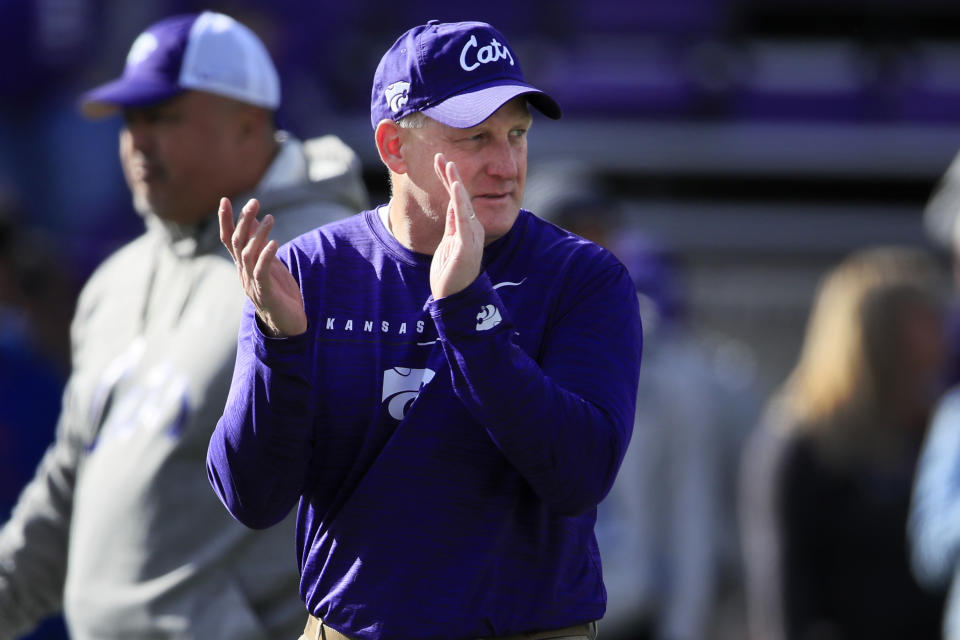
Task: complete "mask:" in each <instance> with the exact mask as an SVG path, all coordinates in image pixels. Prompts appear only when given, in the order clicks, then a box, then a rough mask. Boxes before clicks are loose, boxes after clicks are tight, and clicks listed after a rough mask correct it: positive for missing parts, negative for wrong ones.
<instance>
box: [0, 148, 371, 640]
mask: <svg viewBox="0 0 960 640" xmlns="http://www.w3.org/2000/svg"><path fill="white" fill-rule="evenodd" d="M280 137H281V148H280V151H279V153H278V155H277V157H276V159H275V160H274V162H273V163H272V165H271V166H270V168H269V170H268V171H267V173H266V175H265V176H264V177H263V179H262V180H261V182H260V184H259V185H258V187H257V189H256V190H255V192H254V193H253V194H250V195H255V196H256V197H258V198H259V199H260V201H261V211H262V212H266V213H272V214H273V215H274V216H275V218H276V223H275V228H274V230H273V231H272V232H271V237H273V238H274V239H276V240H278V241H279V242H281V243H283V242H286V241H287V240H290V239H291V238H293V237H295V236H297V235H299V234H301V233H304V232H306V231H308V230H310V229H313V228H315V227H317V226H320V225H322V224H324V223H327V222H330V221H332V220H335V219H338V218H342V217H344V216H346V215H349V214H353V213H356V212H357V211H360V210H362V209H365V208H366V207H367V195H366V191H365V189H364V187H363V183H362V182H361V180H360V171H359V169H360V167H359V161H358V159H357V158H356V156H355V155H354V154H353V152H352V151H351V150H350V149H349V148H348V147H346V146H345V145H344V144H343V143H342V142H340V141H339V140H338V139H337V138H334V137H332V136H325V137H323V138H318V139H315V140H310V141H307V142H304V143H301V142H300V141H298V140H295V139H293V138H290V137H289V136H285V135H281V136H280ZM246 200H247V197H246V196H243V197H241V198H238V199H237V200H235V201H234V205H235V207H236V208H237V209H239V207H240V206H242V204H243V203H245V202H246ZM211 213H212V212H211ZM146 222H147V229H146V232H145V233H144V234H143V235H141V236H140V237H138V238H136V239H135V240H133V241H131V242H130V243H129V244H127V245H126V246H124V247H123V248H121V249H120V250H119V251H117V252H116V253H115V254H114V255H113V256H111V257H110V258H109V259H107V260H106V261H105V262H104V263H103V264H102V265H101V266H100V267H99V268H98V269H97V270H96V272H95V273H94V274H93V276H92V277H91V278H90V280H89V281H88V282H87V284H86V285H85V287H84V289H83V291H82V293H81V295H80V298H79V301H78V304H77V310H76V315H75V317H74V321H73V325H72V328H71V340H72V357H73V371H72V373H71V376H70V378H69V381H68V383H67V387H66V390H65V392H64V399H63V403H64V404H63V409H62V413H61V416H60V421H59V424H58V427H57V435H56V439H55V441H54V443H53V444H52V445H51V446H50V448H49V449H48V450H47V452H46V454H45V456H44V458H43V461H42V462H41V464H40V466H39V468H38V470H37V473H36V476H35V477H34V479H33V480H32V481H31V482H30V483H29V484H28V485H27V487H26V488H25V489H24V491H23V493H22V494H21V496H20V499H19V501H18V504H17V506H16V508H15V509H14V512H13V515H12V517H11V519H10V521H9V522H7V523H6V524H5V525H4V526H3V528H2V529H0V639H2V640H6V639H8V638H15V637H18V635H19V634H22V633H25V632H27V631H29V630H30V629H32V628H33V627H34V626H35V625H36V624H37V623H38V622H39V621H40V620H41V619H42V618H44V617H46V616H49V615H51V614H54V613H56V612H57V611H60V610H61V609H62V610H63V611H64V612H65V617H66V620H67V624H68V627H69V629H70V633H71V636H72V637H73V638H75V639H76V640H90V639H94V638H96V639H98V640H102V639H119V638H124V639H134V638H136V639H137V640H148V639H153V638H176V639H178V640H179V639H184V640H188V639H198V640H199V639H203V640H211V639H215V638H229V639H230V640H254V639H266V638H284V637H287V638H295V637H296V634H297V633H299V631H300V630H301V629H302V627H303V624H304V621H305V609H304V606H303V604H302V603H301V602H300V600H299V597H298V575H297V561H296V557H295V546H294V541H295V533H294V524H295V522H294V514H291V515H290V516H289V517H288V518H287V519H286V520H285V521H284V522H283V523H282V524H279V525H277V526H275V527H272V528H270V529H268V530H265V531H252V530H249V529H247V528H245V527H244V526H242V525H240V524H239V523H237V522H235V521H234V520H233V519H232V518H231V517H230V515H229V514H228V513H227V511H226V509H224V508H223V506H222V505H221V504H220V502H219V501H218V500H217V497H216V495H214V493H213V491H212V490H211V489H210V486H209V484H208V483H207V478H206V471H205V467H204V461H205V458H206V451H207V443H208V440H209V438H210V434H211V433H212V431H213V428H214V426H215V425H216V423H217V420H218V419H219V417H220V414H221V413H222V411H223V407H224V404H225V401H226V397H227V392H228V389H229V387H230V379H231V375H232V371H233V364H234V358H235V352H236V340H237V331H238V327H239V322H240V307H241V304H242V302H243V299H244V296H243V291H242V290H241V287H240V283H239V280H238V278H237V272H236V268H235V267H234V265H233V262H232V261H231V259H230V257H229V255H228V254H227V252H226V250H225V249H224V247H223V246H222V245H221V244H220V241H219V229H218V226H217V222H216V217H215V216H214V215H211V216H210V218H208V220H207V221H206V222H205V224H203V225H201V226H198V227H195V228H184V227H180V226H174V225H170V224H169V223H165V222H161V221H160V220H158V219H155V218H148V219H147V221H146Z"/></svg>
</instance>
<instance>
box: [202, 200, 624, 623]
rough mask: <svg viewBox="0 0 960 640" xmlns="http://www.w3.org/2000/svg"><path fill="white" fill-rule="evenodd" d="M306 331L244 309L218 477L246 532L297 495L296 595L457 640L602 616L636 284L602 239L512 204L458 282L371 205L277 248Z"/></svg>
mask: <svg viewBox="0 0 960 640" xmlns="http://www.w3.org/2000/svg"><path fill="white" fill-rule="evenodd" d="M280 255H281V258H282V259H283V261H284V262H285V263H286V264H287V265H288V266H289V267H290V269H291V272H292V273H293V275H294V277H295V278H296V280H297V281H298V282H299V283H300V288H301V291H302V292H303V296H304V303H305V308H306V313H307V318H308V324H309V328H308V330H307V332H306V333H305V334H302V335H300V336H296V337H293V338H286V339H271V338H267V337H265V336H264V335H263V333H261V331H260V329H259V327H258V326H257V323H256V320H255V316H254V312H253V308H252V305H250V304H249V303H248V304H247V306H246V309H245V312H244V317H243V321H242V324H241V329H240V336H239V348H238V354H237V362H236V368H235V371H234V377H233V384H232V387H231V390H230V396H229V398H228V400H227V405H226V407H225V409H224V414H223V417H222V418H221V420H220V422H219V424H218V425H217V428H216V431H215V432H214V434H213V437H212V439H211V441H210V448H209V451H208V455H207V469H208V474H209V477H210V481H211V484H212V485H213V487H214V489H215V490H216V492H217V494H218V495H219V496H220V499H221V500H222V501H223V503H224V504H225V505H226V507H227V508H228V509H229V511H230V512H231V513H232V514H233V515H234V517H236V518H237V519H238V520H240V521H241V522H243V523H245V524H246V525H248V526H251V527H268V526H270V525H272V524H274V523H276V522H279V521H280V520H281V519H282V518H283V517H284V516H285V515H286V514H287V513H288V512H289V511H290V509H292V508H293V507H294V505H296V504H297V503H298V501H299V512H298V516H299V518H298V528H297V553H298V559H299V563H300V568H301V581H300V593H301V597H302V598H303V599H304V601H305V602H306V606H307V609H308V610H309V611H310V612H311V613H313V614H314V615H316V616H318V617H320V618H322V619H323V620H324V621H325V622H326V623H327V624H329V625H330V626H331V627H333V628H335V629H338V630H340V631H341V632H343V633H345V634H347V635H350V636H352V637H356V638H363V639H371V640H372V639H383V640H393V639H397V640H401V639H404V638H411V639H412V638H416V639H418V640H430V639H437V640H451V639H454V638H476V637H481V636H492V635H499V634H510V633H517V632H520V631H527V630H533V629H550V628H557V627H563V626H566V625H570V624H576V623H580V622H585V621H588V620H595V619H598V618H600V617H602V616H603V612H604V607H605V600H606V596H605V592H604V587H603V580H602V576H601V568H600V558H599V554H598V551H597V545H596V541H595V538H594V534H593V526H594V521H595V519H596V506H597V504H598V503H599V502H600V500H601V499H602V498H603V497H604V495H605V494H606V493H607V491H608V490H609V489H610V486H611V485H612V483H613V480H614V476H615V475H616V472H617V469H618V467H619V465H620V462H621V460H622V458H623V455H624V452H625V450H626V447H627V444H628V442H629V439H630V431H631V428H632V425H633V414H634V408H635V402H636V391H637V380H638V375H639V369H640V352H641V342H642V338H641V328H640V317H639V311H638V304H637V298H636V293H635V289H634V285H633V283H632V281H631V279H630V277H629V275H628V273H627V271H626V269H625V268H624V267H623V265H622V264H620V263H619V262H618V261H617V260H616V259H615V258H614V257H613V256H612V255H611V254H610V253H608V252H607V251H605V250H604V249H601V248H600V247H598V246H597V245H595V244H592V243H590V242H587V241H585V240H583V239H581V238H578V237H577V236H574V235H572V234H569V233H567V232H566V231H563V230H562V229H559V228H558V227H555V226H553V225H551V224H549V223H547V222H544V221H543V220H540V219H539V218H537V217H536V216H534V215H532V214H530V213H528V212H526V211H521V213H520V217H519V218H518V220H517V222H516V223H515V225H514V226H513V228H512V229H511V231H510V232H509V233H507V234H506V235H505V236H503V237H502V238H500V239H498V240H497V241H495V242H493V243H491V244H490V245H489V246H487V247H486V248H485V250H484V259H483V270H482V272H481V274H480V276H479V277H478V278H477V279H476V280H475V281H474V282H473V283H472V284H471V285H470V286H469V287H467V288H466V289H464V290H463V291H461V292H459V293H457V294H454V295H451V296H448V297H446V298H443V299H440V300H434V299H433V298H432V297H431V296H430V284H429V272H430V260H431V256H427V255H421V254H416V253H413V252H411V251H409V250H407V249H405V248H404V247H403V246H402V245H400V244H399V242H397V240H396V239H395V238H393V236H392V235H391V234H390V233H389V231H387V230H386V228H385V227H384V225H383V223H382V221H381V219H380V217H379V216H378V215H377V212H376V211H367V212H364V213H361V214H359V215H357V216H354V217H353V218H350V219H347V220H344V221H342V222H337V223H334V224H331V225H327V226H325V227H322V228H320V229H318V230H315V231H313V232H310V233H308V234H305V235H303V236H301V237H299V238H297V239H295V240H294V241H292V242H291V243H289V244H288V245H286V246H284V247H283V248H282V250H281V252H280Z"/></svg>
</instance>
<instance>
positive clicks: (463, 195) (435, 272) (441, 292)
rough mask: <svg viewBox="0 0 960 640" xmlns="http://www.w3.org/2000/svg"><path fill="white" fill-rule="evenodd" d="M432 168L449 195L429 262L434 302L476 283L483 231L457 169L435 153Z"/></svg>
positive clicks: (439, 154)
mask: <svg viewBox="0 0 960 640" xmlns="http://www.w3.org/2000/svg"><path fill="white" fill-rule="evenodd" d="M433 168H434V169H435V170H436V172H437V176H439V177H440V180H441V182H443V185H444V186H445V187H446V189H447V193H449V194H450V203H449V204H448V205H447V212H446V215H445V223H444V230H443V238H442V239H441V240H440V244H439V245H437V250H436V252H434V254H433V261H432V262H431V263H430V291H431V293H433V297H434V299H439V298H444V297H446V296H449V295H452V294H454V293H457V292H459V291H462V290H463V289H466V288H467V287H468V286H469V285H470V283H472V282H473V281H474V280H476V278H477V275H478V274H479V273H480V262H481V260H482V259H483V243H484V230H483V225H482V224H480V221H479V220H478V219H477V214H476V213H475V212H474V210H473V204H472V203H471V202H470V195H469V194H468V193H467V190H466V188H465V187H464V186H463V181H462V180H461V178H460V172H459V171H457V166H456V165H455V164H454V163H453V162H447V159H446V158H445V157H444V155H443V154H442V153H438V154H437V155H436V156H434V159H433Z"/></svg>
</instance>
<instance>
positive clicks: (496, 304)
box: [424, 272, 513, 340]
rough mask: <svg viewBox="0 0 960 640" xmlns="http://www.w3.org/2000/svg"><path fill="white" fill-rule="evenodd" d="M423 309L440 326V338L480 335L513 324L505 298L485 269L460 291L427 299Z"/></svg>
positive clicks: (497, 330) (438, 330) (501, 329)
mask: <svg viewBox="0 0 960 640" xmlns="http://www.w3.org/2000/svg"><path fill="white" fill-rule="evenodd" d="M424 309H426V310H427V311H429V313H430V317H432V318H433V322H434V324H435V325H436V327H437V335H438V336H439V337H440V339H441V340H443V339H449V338H455V337H481V336H485V335H493V334H497V333H500V332H502V331H506V330H508V329H510V328H512V327H513V322H511V320H510V317H509V316H508V315H507V310H506V308H505V307H504V306H503V301H502V300H501V299H500V296H499V295H497V291H496V289H494V288H493V285H492V284H491V282H490V278H489V276H487V274H486V272H484V273H481V274H480V275H479V276H477V278H476V279H475V280H474V281H473V282H471V283H470V285H469V286H468V287H467V288H466V289H463V290H462V291H458V292H457V293H455V294H453V295H450V296H446V297H444V298H440V299H439V300H435V299H434V298H433V297H432V296H431V297H430V298H429V299H428V300H427V303H426V304H425V305H424Z"/></svg>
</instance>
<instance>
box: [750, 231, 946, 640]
mask: <svg viewBox="0 0 960 640" xmlns="http://www.w3.org/2000/svg"><path fill="white" fill-rule="evenodd" d="M944 280H945V279H944V278H942V274H941V273H940V269H939V268H938V266H937V264H936V262H935V261H934V260H933V259H932V258H931V257H930V256H929V255H928V254H926V253H925V252H923V251H921V250H918V249H910V248H900V247H883V248H869V249H864V250H860V251H858V252H855V253H853V254H851V255H850V256H848V257H847V258H846V259H845V260H843V261H842V262H841V263H840V264H839V265H838V266H836V267H835V268H834V269H832V270H831V271H830V272H829V273H828V274H827V275H826V276H825V278H824V279H823V281H822V282H821V284H820V286H819V288H818V290H817V294H816V299H815V301H814V305H813V309H812V312H811V315H810V317H809V320H808V324H807V331H806V335H805V338H804V341H803V345H802V348H801V353H800V356H799V360H798V362H797V364H796V366H795V367H794V369H793V371H792V372H791V374H790V375H789V377H788V378H787V380H786V382H785V383H784V384H783V385H782V387H781V388H780V390H779V391H778V392H776V393H775V394H774V395H773V397H772V398H771V399H770V401H769V403H768V405H767V409H766V411H765V414H764V416H763V418H762V419H761V423H760V425H759V428H758V429H757V430H756V432H755V433H754V435H753V437H752V440H751V442H750V443H749V444H748V447H747V449H746V451H745V454H744V457H743V468H742V477H741V480H742V485H741V505H740V509H741V519H742V532H743V538H744V540H743V543H744V545H743V546H744V562H745V572H746V582H747V584H746V589H747V614H748V620H749V628H750V633H751V637H752V638H755V639H758V640H759V639H762V640H794V639H797V640H799V639H802V640H846V639H856V638H871V639H872V640H877V639H882V638H907V637H909V638H915V639H922V638H938V637H939V629H940V617H941V610H942V597H941V595H940V594H937V593H931V592H926V591H924V590H923V589H922V588H921V587H920V585H919V584H918V583H917V582H916V580H915V579H914V577H913V576H912V574H911V571H910V566H909V562H908V554H907V541H906V522H907V511H908V506H909V501H910V490H911V484H912V479H913V473H914V469H915V464H916V459H917V452H918V450H919V446H920V443H921V441H922V438H923V434H924V431H925V427H926V424H927V420H928V417H929V413H930V411H931V408H932V405H933V403H934V401H935V399H936V394H937V390H938V389H939V380H940V374H941V371H942V366H943V364H944V356H943V354H944V350H945V347H944V330H943V322H942V317H941V316H942V291H941V288H942V285H943V284H944V282H943V281H944Z"/></svg>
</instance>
